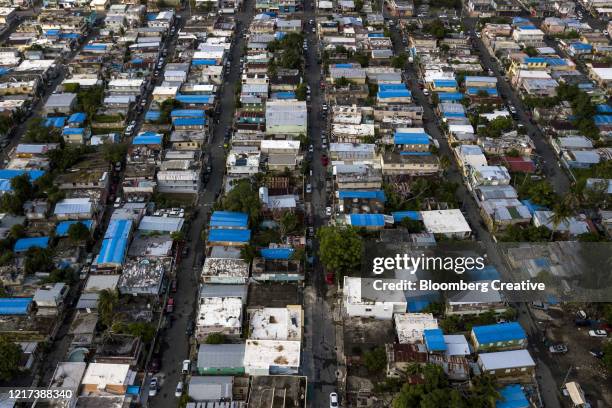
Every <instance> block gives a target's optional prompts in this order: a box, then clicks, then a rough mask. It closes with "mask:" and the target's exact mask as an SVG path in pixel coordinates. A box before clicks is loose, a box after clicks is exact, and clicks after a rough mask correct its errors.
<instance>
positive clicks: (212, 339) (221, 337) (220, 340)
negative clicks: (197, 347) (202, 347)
mask: <svg viewBox="0 0 612 408" xmlns="http://www.w3.org/2000/svg"><path fill="white" fill-rule="evenodd" d="M226 341H227V338H226V337H225V334H223V333H211V334H209V335H208V337H206V340H205V341H204V343H206V344H224V343H225V342H226Z"/></svg>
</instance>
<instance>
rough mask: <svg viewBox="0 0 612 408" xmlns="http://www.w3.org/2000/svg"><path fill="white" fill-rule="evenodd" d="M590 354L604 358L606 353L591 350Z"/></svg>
mask: <svg viewBox="0 0 612 408" xmlns="http://www.w3.org/2000/svg"><path fill="white" fill-rule="evenodd" d="M589 354H590V355H592V356H593V357H595V358H603V356H604V352H603V351H601V350H599V349H591V350H589Z"/></svg>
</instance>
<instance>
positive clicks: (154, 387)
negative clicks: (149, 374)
mask: <svg viewBox="0 0 612 408" xmlns="http://www.w3.org/2000/svg"><path fill="white" fill-rule="evenodd" d="M155 395H157V378H155V377H153V378H151V381H150V382H149V397H154V396H155Z"/></svg>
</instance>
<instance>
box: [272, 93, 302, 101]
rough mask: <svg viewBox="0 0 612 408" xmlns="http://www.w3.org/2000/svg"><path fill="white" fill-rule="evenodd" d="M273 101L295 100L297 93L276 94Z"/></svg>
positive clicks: (273, 95)
mask: <svg viewBox="0 0 612 408" xmlns="http://www.w3.org/2000/svg"><path fill="white" fill-rule="evenodd" d="M272 98H273V99H295V98H296V96H295V92H275V93H273V94H272Z"/></svg>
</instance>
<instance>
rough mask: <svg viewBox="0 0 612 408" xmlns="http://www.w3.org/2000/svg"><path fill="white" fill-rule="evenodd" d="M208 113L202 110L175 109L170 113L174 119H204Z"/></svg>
mask: <svg viewBox="0 0 612 408" xmlns="http://www.w3.org/2000/svg"><path fill="white" fill-rule="evenodd" d="M205 116H206V113H205V112H204V111H203V110H201V109H175V110H173V111H172V112H170V117H172V118H203V117H205Z"/></svg>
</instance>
